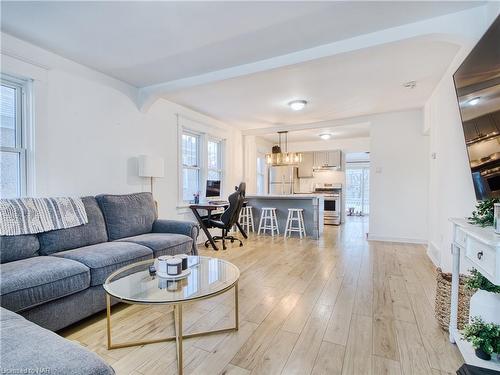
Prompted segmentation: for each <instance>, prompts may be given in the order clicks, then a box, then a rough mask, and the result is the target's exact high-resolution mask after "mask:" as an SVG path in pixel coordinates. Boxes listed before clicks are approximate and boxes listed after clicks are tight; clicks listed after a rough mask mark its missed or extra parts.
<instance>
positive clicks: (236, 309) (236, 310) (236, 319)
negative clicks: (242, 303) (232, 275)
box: [234, 283, 240, 330]
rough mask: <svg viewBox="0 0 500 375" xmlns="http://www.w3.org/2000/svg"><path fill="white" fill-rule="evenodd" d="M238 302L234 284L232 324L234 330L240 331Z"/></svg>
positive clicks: (236, 287)
mask: <svg viewBox="0 0 500 375" xmlns="http://www.w3.org/2000/svg"><path fill="white" fill-rule="evenodd" d="M239 310H240V308H239V301H238V283H236V284H234V322H235V325H234V327H235V329H236V330H239V329H240V313H239Z"/></svg>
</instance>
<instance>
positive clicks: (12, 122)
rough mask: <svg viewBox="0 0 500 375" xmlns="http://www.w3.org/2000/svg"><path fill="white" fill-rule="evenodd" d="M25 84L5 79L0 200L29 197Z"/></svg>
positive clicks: (0, 100)
mask: <svg viewBox="0 0 500 375" xmlns="http://www.w3.org/2000/svg"><path fill="white" fill-rule="evenodd" d="M24 91H25V85H24V82H23V81H17V80H15V79H10V78H6V77H4V76H2V78H1V87H0V114H1V123H0V171H1V173H0V198H16V197H20V196H23V195H25V194H26V186H27V183H26V144H27V142H26V134H25V129H26V127H25V117H26V116H25V108H24V107H25V104H24Z"/></svg>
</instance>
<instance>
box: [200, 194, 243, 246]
mask: <svg viewBox="0 0 500 375" xmlns="http://www.w3.org/2000/svg"><path fill="white" fill-rule="evenodd" d="M243 199H244V198H243V196H242V195H241V192H239V191H235V192H234V193H232V194H231V195H230V196H229V197H228V201H229V207H228V208H227V209H226V210H225V211H224V213H223V214H222V215H221V216H220V219H218V218H210V219H208V218H207V219H204V220H203V224H205V225H206V227H207V228H220V229H222V236H213V239H214V241H216V242H217V241H219V240H221V241H222V248H223V249H224V250H226V240H229V241H231V242H234V241H239V243H240V246H243V242H241V240H240V239H239V238H236V237H234V236H231V235H228V233H229V231H230V230H231V228H232V227H233V226H234V225H235V224H236V222H237V221H238V219H239V217H240V212H241V208H242V207H243ZM209 242H210V241H208V240H207V241H205V247H208V244H209Z"/></svg>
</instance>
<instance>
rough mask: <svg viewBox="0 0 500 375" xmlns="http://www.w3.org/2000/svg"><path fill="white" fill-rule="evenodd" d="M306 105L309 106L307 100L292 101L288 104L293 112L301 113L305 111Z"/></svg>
mask: <svg viewBox="0 0 500 375" xmlns="http://www.w3.org/2000/svg"><path fill="white" fill-rule="evenodd" d="M306 104H307V101H305V100H292V101H291V102H290V103H288V106H289V107H290V108H291V109H292V110H293V111H301V110H303V109H304V107H305V106H306Z"/></svg>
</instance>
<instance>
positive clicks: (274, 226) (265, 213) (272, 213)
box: [257, 207, 280, 237]
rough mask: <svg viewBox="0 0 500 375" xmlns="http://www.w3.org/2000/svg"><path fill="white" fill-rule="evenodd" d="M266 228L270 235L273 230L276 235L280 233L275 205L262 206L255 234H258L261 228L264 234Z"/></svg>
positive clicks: (272, 233) (272, 234)
mask: <svg viewBox="0 0 500 375" xmlns="http://www.w3.org/2000/svg"><path fill="white" fill-rule="evenodd" d="M267 229H269V230H270V231H271V236H273V237H274V232H275V231H276V233H277V234H278V235H279V234H280V229H279V227H278V218H277V217H276V208H275V207H262V212H261V214H260V222H259V230H258V232H257V234H260V232H261V230H262V231H263V233H264V234H266V230H267Z"/></svg>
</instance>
